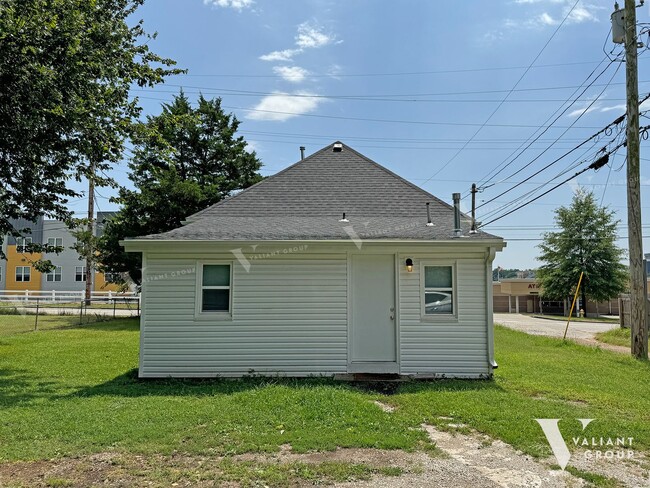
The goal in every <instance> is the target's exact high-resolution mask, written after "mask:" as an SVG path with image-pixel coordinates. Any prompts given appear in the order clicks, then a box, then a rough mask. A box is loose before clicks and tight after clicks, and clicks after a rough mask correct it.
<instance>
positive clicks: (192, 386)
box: [67, 368, 502, 398]
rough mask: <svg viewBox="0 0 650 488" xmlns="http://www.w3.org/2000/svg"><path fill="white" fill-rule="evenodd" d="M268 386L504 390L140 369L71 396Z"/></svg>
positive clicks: (466, 383)
mask: <svg viewBox="0 0 650 488" xmlns="http://www.w3.org/2000/svg"><path fill="white" fill-rule="evenodd" d="M269 386H283V387H288V388H292V389H309V388H312V387H322V386H328V387H332V388H336V389H341V390H349V391H357V392H361V393H369V394H377V393H378V394H382V395H393V394H409V393H421V392H424V391H439V390H456V391H461V390H502V388H501V387H500V386H499V385H497V384H496V383H495V382H494V381H493V380H485V379H480V380H452V379H441V380H414V381H409V382H404V383H396V382H381V381H376V382H355V381H339V380H335V379H333V378H330V377H309V378H287V377H279V376H251V377H244V378H236V379H234V378H156V379H151V378H150V379H140V378H138V370H137V368H135V369H132V370H130V371H127V372H126V373H124V374H122V375H119V376H116V377H115V378H113V379H112V380H109V381H107V382H105V383H101V384H98V385H95V386H92V387H88V388H83V389H81V390H78V391H76V392H74V393H72V394H70V395H67V398H70V397H76V398H79V397H90V396H122V397H140V396H212V395H231V394H236V393H241V392H245V391H251V390H258V389H262V388H266V387H269Z"/></svg>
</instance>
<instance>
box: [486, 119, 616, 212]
mask: <svg viewBox="0 0 650 488" xmlns="http://www.w3.org/2000/svg"><path fill="white" fill-rule="evenodd" d="M583 114H584V112H583ZM581 116H582V115H581ZM624 118H625V116H624V115H623V116H620V117H618V118H616V119H615V120H614V121H612V122H610V123H609V124H608V125H606V126H605V127H603V128H602V129H600V130H599V131H598V132H596V133H595V134H593V135H591V136H590V137H589V138H587V139H585V140H584V141H583V142H581V143H580V144H578V145H577V146H575V147H574V148H572V149H570V150H569V151H567V152H566V153H564V154H563V155H561V156H560V157H558V158H556V159H554V160H553V161H551V162H550V163H548V164H547V165H545V166H544V167H543V168H541V169H539V170H537V171H536V172H535V173H533V174H532V175H530V176H528V177H527V178H526V179H524V180H523V181H527V180H529V179H531V178H534V177H535V176H537V175H539V174H540V173H542V172H544V171H546V170H547V169H548V168H550V167H551V166H553V165H554V164H555V163H557V162H558V161H561V160H562V159H564V158H565V157H566V156H568V155H569V154H571V153H573V152H574V151H576V150H578V149H580V148H581V147H582V146H584V145H585V144H587V143H588V142H589V141H591V140H593V139H595V138H596V137H598V136H599V135H600V134H602V133H606V132H607V130H608V129H609V128H611V127H612V126H615V125H618V124H620V123H621V122H622V121H623V120H624ZM565 133H566V132H565ZM545 152H546V150H545V151H543V152H542V153H541V154H539V155H538V156H536V157H535V158H533V159H532V160H531V161H530V162H528V163H527V164H525V165H524V166H522V167H521V168H520V169H518V170H517V171H515V172H514V173H512V174H511V175H509V176H508V177H506V178H512V177H513V176H516V175H517V174H519V173H521V172H522V171H523V170H524V169H526V168H527V167H529V166H530V165H531V164H533V163H534V162H535V161H537V160H538V159H539V158H540V157H541V156H542V155H543V154H544V153H545ZM521 183H522V182H519V183H517V184H516V185H514V186H512V187H510V188H508V189H507V190H504V191H503V192H501V193H499V194H498V195H497V196H495V197H493V198H491V199H490V200H488V201H486V202H484V203H482V204H481V205H479V206H477V207H476V208H477V209H479V208H481V207H483V206H485V205H487V204H488V203H490V202H492V201H494V200H496V199H497V198H500V197H502V196H503V195H505V194H507V193H509V192H511V191H512V190H514V189H515V188H518V187H519V186H520V185H521Z"/></svg>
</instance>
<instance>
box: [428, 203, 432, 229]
mask: <svg viewBox="0 0 650 488" xmlns="http://www.w3.org/2000/svg"><path fill="white" fill-rule="evenodd" d="M427 227H433V222H431V210H429V202H427Z"/></svg>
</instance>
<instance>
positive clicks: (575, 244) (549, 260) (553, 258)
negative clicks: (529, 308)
mask: <svg viewBox="0 0 650 488" xmlns="http://www.w3.org/2000/svg"><path fill="white" fill-rule="evenodd" d="M555 223H556V224H557V226H558V227H559V228H560V229H561V230H559V231H558V232H547V233H545V234H544V242H543V243H542V244H540V245H539V248H540V250H541V254H540V255H539V257H538V258H537V259H538V260H539V261H541V262H542V263H543V264H542V265H541V266H540V267H539V269H538V271H537V278H538V279H539V281H540V284H541V286H542V293H543V296H544V298H546V299H550V300H563V299H565V298H567V297H569V296H571V295H572V294H573V293H575V289H576V285H577V284H578V279H579V278H580V273H581V272H584V276H583V279H582V284H581V287H580V288H581V295H582V301H583V306H586V303H587V302H586V300H587V299H590V300H593V301H596V302H602V301H606V300H609V299H611V298H614V297H616V296H618V294H619V293H621V292H622V291H624V290H625V288H626V287H627V284H628V281H629V276H628V273H627V270H626V267H625V266H624V265H623V264H622V263H621V259H623V258H624V255H625V252H624V251H623V250H622V249H620V248H619V247H617V246H616V239H617V237H618V236H617V234H616V226H617V225H618V223H619V221H618V220H615V218H614V212H611V211H609V210H608V209H607V208H606V207H600V206H598V205H597V203H596V199H595V197H594V195H593V193H591V192H588V191H585V190H582V189H579V190H578V191H576V193H575V195H574V197H573V200H572V202H571V205H569V206H568V207H560V208H558V209H557V210H556V211H555Z"/></svg>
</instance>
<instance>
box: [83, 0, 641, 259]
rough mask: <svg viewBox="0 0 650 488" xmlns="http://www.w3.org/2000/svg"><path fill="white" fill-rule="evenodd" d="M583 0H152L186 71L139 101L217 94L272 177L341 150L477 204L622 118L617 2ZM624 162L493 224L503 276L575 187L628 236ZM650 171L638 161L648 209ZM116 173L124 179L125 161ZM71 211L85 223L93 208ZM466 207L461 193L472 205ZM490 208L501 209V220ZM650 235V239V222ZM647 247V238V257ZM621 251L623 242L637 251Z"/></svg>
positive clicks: (153, 109)
mask: <svg viewBox="0 0 650 488" xmlns="http://www.w3.org/2000/svg"><path fill="white" fill-rule="evenodd" d="M574 3H575V0H505V1H490V2H486V1H479V0H467V1H464V2H441V1H424V0H421V1H415V0H411V1H407V0H400V1H398V0H390V1H388V0H385V1H384V0H354V1H351V0H348V1H333V0H300V1H298V0H293V1H290V0H273V1H272V2H271V1H268V0H155V1H154V0H150V1H149V2H147V4H146V5H145V6H143V7H142V8H141V9H140V10H139V11H138V14H137V16H138V17H140V18H142V19H144V21H145V27H146V28H147V30H148V31H149V32H153V31H156V32H158V38H157V39H156V40H155V41H152V42H151V43H150V45H151V47H152V49H153V50H154V51H155V52H157V53H159V54H161V55H163V56H167V57H171V58H173V59H175V60H176V61H177V62H178V66H179V67H181V68H185V69H187V70H188V74H187V75H182V76H175V77H173V78H170V79H168V80H167V82H166V83H165V84H164V85H161V86H158V87H156V88H154V89H151V90H134V91H133V95H134V96H138V97H139V98H140V100H141V104H142V106H143V108H144V112H145V114H155V113H158V112H159V110H160V104H161V103H162V102H163V101H165V100H170V99H171V97H172V95H173V94H174V93H177V92H178V90H179V89H180V87H183V89H184V90H185V92H186V94H188V96H190V98H191V99H195V98H196V97H197V96H198V94H199V93H200V92H202V93H203V94H204V96H206V97H216V96H220V97H221V98H222V99H223V106H224V108H225V109H226V110H227V111H229V112H233V113H234V114H236V116H237V118H238V119H240V120H241V121H242V124H241V126H240V130H241V134H242V135H244V137H245V138H246V139H247V140H248V141H249V143H250V144H251V146H252V147H253V148H254V149H255V150H256V152H257V154H258V155H259V157H260V158H261V159H262V161H263V163H264V168H263V171H262V172H263V174H264V175H270V174H273V173H276V172H277V171H279V170H281V169H283V168H284V167H286V166H288V165H290V164H293V163H294V162H296V161H297V160H298V159H299V149H298V148H299V146H301V145H304V146H306V148H307V154H310V153H312V152H314V151H316V150H318V149H320V148H321V147H323V146H325V145H327V144H329V143H331V142H333V141H334V140H337V139H340V140H342V141H343V142H345V143H346V144H348V145H350V146H352V147H353V148H355V149H357V150H358V151H360V152H361V153H363V154H365V155H366V156H368V157H370V158H372V159H374V160H375V161H377V162H378V163H380V164H382V165H384V166H386V167H388V168H389V169H391V170H393V171H395V172H396V173H398V174H400V175H401V176H403V177H405V178H406V179H408V180H410V181H412V182H413V183H415V184H417V185H420V186H422V187H423V188H425V189H426V190H428V191H430V192H432V193H433V194H435V195H436V196H438V197H439V198H442V199H443V200H446V201H451V194H452V192H461V193H462V194H463V195H464V196H465V195H466V194H467V192H468V190H469V188H470V185H471V183H472V182H481V183H484V186H486V189H485V190H484V191H483V192H482V193H480V194H479V195H478V201H479V204H480V203H482V202H487V201H488V200H491V199H493V198H494V197H496V196H498V195H499V194H500V193H501V192H502V191H504V190H507V189H509V188H511V187H512V186H513V185H514V183H516V182H519V181H522V180H524V179H526V178H527V177H529V176H530V175H531V174H532V173H534V172H536V171H537V170H539V169H541V168H542V167H544V166H545V165H547V164H548V163H550V162H552V161H553V160H554V159H556V158H558V157H559V156H561V155H562V154H564V153H565V152H567V151H568V150H570V149H572V148H573V147H575V146H576V145H578V144H579V143H580V142H582V141H583V140H584V139H586V138H587V137H589V136H591V135H592V134H594V133H595V132H596V131H597V130H598V129H600V128H602V127H604V126H605V125H607V124H608V123H610V122H611V121H612V120H614V119H615V118H616V117H618V116H619V115H621V114H623V113H624V106H622V105H623V104H624V103H625V102H624V97H625V85H624V81H625V65H624V64H622V63H618V62H614V63H610V62H609V60H607V58H606V56H605V53H604V48H605V49H606V50H607V51H610V50H612V49H614V48H616V49H617V50H618V49H620V46H617V45H614V44H613V43H612V42H611V38H608V35H609V29H610V21H609V17H610V14H611V12H612V7H613V5H612V4H610V2H597V1H592V2H588V1H579V2H578V4H577V5H576V6H575V8H574V9H573V10H571V7H572V6H573V5H574ZM569 12H570V13H569ZM648 14H650V10H649V9H648V7H647V6H646V7H643V8H640V9H638V12H637V15H638V17H639V22H647V21H648V16H649V15H648ZM563 19H566V20H565V21H564V23H563V24H562V25H561V27H560V28H559V30H557V29H558V26H559V25H560V23H562V21H563ZM556 30H557V32H556V33H555V31H556ZM554 33H555V35H554ZM551 38H552V39H551ZM549 39H551V40H550V42H548V41H549ZM643 40H644V41H646V40H647V39H643ZM547 42H548V45H547V46H546V47H545V48H544V46H545V44H546V43H547ZM543 48H544V49H543ZM542 49H543V51H542ZM540 51H542V52H541V54H540V55H539V56H538V54H539V53H540ZM537 56H538V57H537ZM649 56H650V54H648V53H647V52H642V53H641V55H640V59H639V80H640V81H641V83H640V89H639V91H640V93H641V95H643V94H645V93H646V92H647V91H649V90H650V71H649V68H648V59H649ZM536 57H537V59H536ZM603 60H605V61H604V62H603ZM533 61H534V63H533ZM531 63H533V64H532V66H530V65H531ZM529 66H530V68H529ZM617 69H618V71H617ZM594 70H595V71H594ZM592 72H594V74H593V75H592V76H591V78H589V81H593V80H594V78H596V76H598V75H600V76H599V77H598V79H596V80H595V82H594V84H593V86H591V87H588V88H586V83H585V80H587V79H588V75H589V74H590V73H592ZM580 86H582V87H583V88H579V87H580ZM584 88H586V90H585V91H584V94H582V95H581V96H580V97H578V95H579V94H580V93H581V92H582V91H583V89H584ZM513 89H514V90H513ZM576 90H577V91H576ZM572 95H573V97H572ZM574 98H578V100H577V101H575V102H574V103H573V104H571V102H573V99H574ZM567 100H569V103H567ZM587 107H589V110H588V111H586V113H585V109H586V108H587ZM562 111H564V113H563V114H561V115H560V112H562ZM554 114H555V115H554ZM558 115H560V116H559V118H558V120H557V122H555V124H554V125H553V126H552V127H550V128H549V129H548V130H547V131H546V132H545V133H544V134H543V135H540V131H541V130H542V129H543V128H544V127H545V124H546V125H548V122H547V121H548V120H549V118H550V120H553V118H555V117H557V116H558ZM644 121H646V122H648V123H650V121H648V119H642V120H641V125H644V123H646V122H644ZM483 124H485V125H484V126H483ZM539 127H542V129H539ZM568 127H570V128H568ZM567 128H568V129H567ZM616 133H617V131H616V130H615V131H614V133H612V134H611V135H609V136H606V135H605V134H603V135H602V136H601V138H599V139H598V140H597V141H591V142H590V143H588V144H585V145H584V146H583V147H581V148H580V150H577V151H575V152H574V153H572V154H571V155H570V156H568V157H566V158H564V159H562V160H560V161H558V162H557V163H555V164H553V165H552V166H551V167H550V168H549V169H548V170H546V171H543V172H541V173H540V174H539V175H537V176H535V177H533V178H531V179H530V180H528V181H527V182H526V183H524V184H522V185H520V186H519V187H518V188H516V189H514V190H512V191H511V192H509V193H507V194H506V195H504V196H502V197H500V198H497V199H496V200H494V201H491V202H489V203H486V204H485V205H484V206H483V207H482V208H480V209H479V211H478V212H477V215H478V217H479V218H483V221H484V222H487V221H488V220H489V219H490V218H492V217H495V216H499V215H500V214H501V213H503V212H504V211H505V210H507V208H505V209H502V210H500V211H499V208H500V207H501V206H502V205H503V204H507V203H508V202H510V201H512V200H513V199H514V198H516V197H519V196H521V195H522V194H524V193H526V192H528V191H531V190H533V189H535V188H537V186H538V185H536V184H534V183H545V182H548V181H553V182H559V181H561V179H556V180H553V177H555V176H556V175H557V174H558V173H561V172H563V171H565V170H567V169H571V168H572V167H573V166H575V169H571V170H570V172H569V173H567V175H566V176H568V175H570V174H573V173H574V172H575V171H577V170H579V169H581V168H584V167H585V166H587V165H588V164H589V163H590V162H592V161H593V160H594V157H595V154H596V151H597V149H598V148H599V147H602V146H604V145H605V144H606V143H607V142H608V141H609V140H611V139H614V137H615V136H616ZM534 136H539V139H538V140H537V141H535V142H533V143H532V144H531V146H530V148H529V149H527V150H525V151H523V152H522V154H521V155H519V156H518V157H517V158H516V159H515V160H514V161H512V162H511V164H509V165H508V166H507V167H506V168H505V169H504V170H503V171H502V172H501V173H500V174H498V175H497V176H496V177H495V178H494V179H490V178H486V176H488V175H490V172H494V171H495V170H496V169H498V168H501V167H502V166H503V165H504V164H505V163H508V162H509V161H510V159H512V157H513V156H514V155H517V154H519V152H521V150H520V151H517V149H518V148H520V147H522V144H527V143H528V142H530V141H531V139H530V138H531V137H534ZM556 139H558V141H557V142H555V141H556ZM524 147H525V146H524ZM642 147H643V146H642ZM522 149H523V148H522ZM509 157H510V159H509ZM536 157H538V159H537V160H535V161H533V159H534V158H536ZM643 157H644V154H643V152H642V158H643ZM624 159H625V150H624V149H622V150H620V151H619V152H618V153H617V155H616V157H614V158H613V160H611V161H610V165H609V166H605V167H604V168H602V169H601V170H599V171H598V172H594V171H589V172H586V173H585V174H584V175H582V176H580V177H578V178H577V179H576V180H574V182H572V183H570V184H564V185H562V186H561V187H560V188H558V189H557V190H555V191H554V192H552V193H550V194H549V195H547V196H545V197H543V198H541V199H540V200H538V201H536V202H535V203H533V204H531V205H529V206H528V207H526V208H523V209H521V210H519V211H517V212H514V213H513V214H512V215H510V216H508V217H505V218H503V219H501V220H499V221H498V222H495V223H494V224H492V225H490V226H488V227H487V228H486V230H488V231H491V232H493V233H495V234H498V235H501V236H503V237H505V238H506V239H507V240H509V243H508V247H507V248H506V249H505V250H504V252H503V253H501V254H500V255H498V256H497V259H496V262H495V266H496V265H500V266H503V267H508V268H509V267H519V268H526V267H535V266H536V265H537V262H536V261H535V256H536V255H537V252H538V251H537V249H536V247H535V246H536V245H537V244H538V243H539V242H538V241H537V240H535V239H539V238H540V233H541V232H543V231H546V230H551V229H552V226H553V210H554V208H556V207H557V206H558V205H561V204H566V203H568V202H569V201H570V199H571V195H572V192H573V191H574V189H575V186H576V184H580V185H582V186H585V187H586V188H588V189H591V190H593V191H594V192H595V194H596V196H597V198H598V200H599V201H601V200H602V201H603V203H604V204H605V205H608V206H609V207H610V208H611V209H612V210H615V211H616V212H617V214H618V217H619V218H620V219H621V220H622V222H621V226H620V235H621V236H623V237H625V236H627V228H626V225H625V222H626V219H627V216H626V215H627V214H626V193H625V167H624ZM581 161H584V163H583V164H581V165H578V164H577V163H580V162H581ZM528 163H531V164H530V165H529V166H528V167H527V168H525V169H523V170H522V171H521V172H519V173H518V174H515V175H513V173H515V171H517V170H520V169H521V168H522V167H524V166H525V165H526V164H528ZM648 164H650V161H642V170H641V173H642V174H641V176H642V198H643V202H644V205H646V204H647V199H646V198H645V197H646V194H647V192H648V188H649V186H650V171H648V170H647V166H648ZM113 176H114V177H115V178H116V179H117V180H118V181H119V182H120V183H122V184H128V180H127V168H126V164H124V165H121V166H118V167H116V168H115V170H114V172H113ZM566 176H565V178H566ZM485 180H488V181H487V182H486V181H485ZM502 180H505V181H502ZM605 182H609V183H608V185H607V186H605ZM492 183H494V184H493V185H492V186H489V187H487V185H488V184H492ZM547 188H548V187H547ZM539 191H543V189H540V190H539ZM98 193H99V195H100V196H99V197H98V206H99V209H100V210H110V209H114V208H115V206H114V205H112V204H110V203H109V202H108V200H107V198H108V197H110V196H111V194H112V191H111V190H109V189H99V191H98ZM73 204H74V205H75V207H74V209H75V211H79V212H81V211H83V210H84V208H85V205H86V202H85V201H83V200H79V201H76V202H73ZM468 206H469V198H464V200H463V208H464V209H465V210H467V209H468V208H469V207H468ZM489 211H496V213H495V214H493V215H492V217H490V214H489V213H487V212H489ZM643 215H644V224H645V222H650V208H648V207H644V208H643ZM644 235H650V224H648V226H647V227H645V228H644ZM518 239H532V240H518ZM649 241H650V239H644V246H645V248H646V249H647V246H648V243H649ZM620 244H621V245H622V246H623V247H627V241H626V240H621V241H620Z"/></svg>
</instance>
